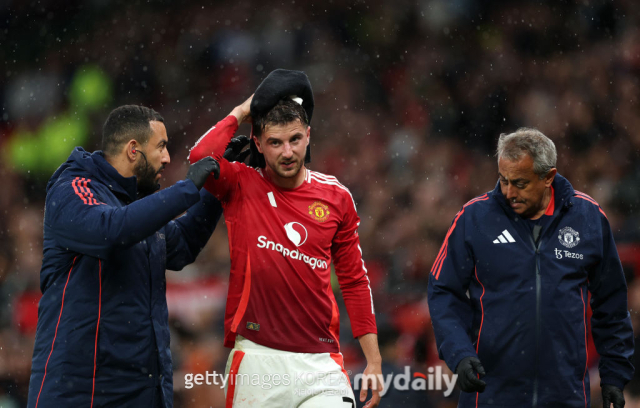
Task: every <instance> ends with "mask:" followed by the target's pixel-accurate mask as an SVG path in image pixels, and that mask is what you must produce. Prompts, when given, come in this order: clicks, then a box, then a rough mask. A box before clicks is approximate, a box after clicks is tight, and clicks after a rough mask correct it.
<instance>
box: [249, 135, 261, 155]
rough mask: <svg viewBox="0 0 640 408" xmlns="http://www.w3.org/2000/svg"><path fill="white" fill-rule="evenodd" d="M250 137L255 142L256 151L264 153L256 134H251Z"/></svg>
mask: <svg viewBox="0 0 640 408" xmlns="http://www.w3.org/2000/svg"><path fill="white" fill-rule="evenodd" d="M251 137H252V138H253V142H254V143H255V144H256V148H257V149H258V152H260V154H264V153H262V146H261V145H260V138H259V137H258V136H256V135H251Z"/></svg>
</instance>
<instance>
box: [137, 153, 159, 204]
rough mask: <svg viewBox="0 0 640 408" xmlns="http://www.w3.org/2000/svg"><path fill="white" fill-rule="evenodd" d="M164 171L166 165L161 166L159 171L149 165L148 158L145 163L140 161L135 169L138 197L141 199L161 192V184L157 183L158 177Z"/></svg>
mask: <svg viewBox="0 0 640 408" xmlns="http://www.w3.org/2000/svg"><path fill="white" fill-rule="evenodd" d="M163 169H164V165H161V166H160V168H159V169H157V170H156V169H154V168H153V166H151V165H149V163H148V162H147V160H146V158H145V160H144V163H143V162H142V160H141V161H139V162H138V163H137V164H136V165H135V167H134V168H133V173H134V175H135V176H136V179H137V182H138V195H139V196H140V197H146V196H148V195H150V194H153V193H155V192H156V191H158V190H160V183H158V182H156V176H157V175H158V173H160V172H161V171H162V170H163Z"/></svg>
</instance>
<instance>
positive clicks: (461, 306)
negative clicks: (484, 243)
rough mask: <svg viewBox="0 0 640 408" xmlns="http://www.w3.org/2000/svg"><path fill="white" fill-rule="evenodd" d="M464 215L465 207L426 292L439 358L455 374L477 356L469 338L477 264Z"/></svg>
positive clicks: (457, 218) (444, 243) (445, 245)
mask: <svg viewBox="0 0 640 408" xmlns="http://www.w3.org/2000/svg"><path fill="white" fill-rule="evenodd" d="M465 215H466V214H465V211H464V208H463V209H461V210H460V211H459V212H458V214H457V215H456V218H455V219H454V220H453V222H452V223H451V227H450V228H449V231H448V233H447V236H446V237H445V239H444V242H443V243H442V247H441V248H440V251H439V252H438V256H437V257H436V261H435V263H434V264H433V267H432V269H431V274H430V275H429V286H428V290H427V296H428V303H429V313H430V314H431V321H432V323H433V329H434V334H435V338H436V345H437V347H438V355H439V356H440V359H442V360H444V361H445V362H446V363H447V366H449V368H450V369H451V371H453V372H455V371H456V368H457V366H458V363H459V362H460V361H461V360H462V359H463V358H465V357H477V354H476V351H475V349H474V347H473V344H472V341H471V336H470V334H471V322H472V321H473V308H472V306H471V301H470V300H469V298H468V297H467V289H468V288H469V284H470V282H471V277H472V275H473V273H474V267H475V264H474V257H473V254H472V252H471V250H470V249H469V247H468V245H467V243H466V240H465V219H466V217H465Z"/></svg>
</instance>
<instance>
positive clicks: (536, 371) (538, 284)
mask: <svg viewBox="0 0 640 408" xmlns="http://www.w3.org/2000/svg"><path fill="white" fill-rule="evenodd" d="M529 238H530V239H531V245H533V250H534V251H535V254H536V255H535V256H536V352H535V353H536V358H535V362H534V377H533V401H532V403H531V406H532V407H533V408H536V407H537V406H538V375H539V367H540V361H539V360H540V356H539V354H540V319H541V316H540V301H541V299H540V298H541V296H542V293H541V292H542V283H541V276H540V243H541V242H542V237H541V236H538V243H537V244H536V242H535V240H534V239H533V234H531V235H529Z"/></svg>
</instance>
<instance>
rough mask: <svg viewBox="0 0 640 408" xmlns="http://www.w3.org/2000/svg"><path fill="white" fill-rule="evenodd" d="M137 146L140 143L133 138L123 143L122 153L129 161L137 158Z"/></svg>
mask: <svg viewBox="0 0 640 408" xmlns="http://www.w3.org/2000/svg"><path fill="white" fill-rule="evenodd" d="M139 146H140V144H139V143H138V142H137V141H136V140H135V139H131V140H129V142H127V144H126V145H125V150H124V153H125V155H126V156H127V159H129V161H130V162H134V161H136V160H137V158H138V156H139V154H138V148H139Z"/></svg>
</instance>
